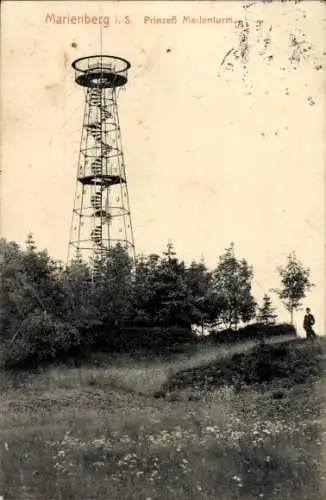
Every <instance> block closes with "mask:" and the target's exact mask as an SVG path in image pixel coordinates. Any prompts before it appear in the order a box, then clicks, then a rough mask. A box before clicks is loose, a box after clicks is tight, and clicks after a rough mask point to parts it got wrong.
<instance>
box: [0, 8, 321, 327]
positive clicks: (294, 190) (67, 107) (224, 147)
mask: <svg viewBox="0 0 326 500" xmlns="http://www.w3.org/2000/svg"><path fill="white" fill-rule="evenodd" d="M47 14H49V16H50V15H51V14H54V16H55V18H56V19H57V20H59V21H60V19H59V17H58V16H66V17H69V16H70V19H71V16H84V15H86V16H89V17H92V16H105V18H107V17H108V18H109V23H108V24H109V26H107V27H104V26H102V28H101V27H100V25H99V24H95V23H93V24H91V23H89V24H82V23H79V24H72V23H70V24H68V22H66V23H65V24H56V23H53V22H47V19H48V21H49V16H48V18H47ZM2 16H3V17H2V18H3V28H2V47H1V57H2V89H1V92H2V96H1V104H2V148H1V154H2V171H3V175H2V183H1V200H2V201H1V235H2V236H3V237H5V238H7V239H9V240H15V241H17V242H18V243H20V244H24V241H25V239H26V235H27V233H28V232H32V233H33V234H34V237H35V239H36V242H37V244H38V246H39V247H40V248H47V249H48V251H49V253H50V254H51V256H53V257H54V258H58V259H62V260H65V259H66V255H67V250H68V241H69V230H70V223H71V214H72V209H73V196H74V191H75V184H76V163H77V160H78V151H79V143H80V135H81V127H82V114H83V105H84V94H83V90H82V89H81V88H80V87H78V86H77V85H76V84H75V82H74V72H73V70H72V68H71V63H72V62H73V61H74V60H75V59H77V58H79V57H83V56H88V55H93V54H98V53H100V52H101V50H102V53H103V54H110V55H116V56H120V57H123V58H126V59H128V60H129V61H130V62H131V69H130V71H129V82H128V84H127V88H126V91H125V92H121V93H120V95H119V118H120V125H121V130H122V141H123V148H124V154H125V163H126V170H127V179H128V189H129V195H130V204H131V211H132V221H133V227H134V236H135V244H136V252H137V253H145V254H149V253H160V252H162V251H163V250H164V248H165V247H166V244H167V243H168V241H169V240H171V241H172V242H173V244H174V247H175V250H176V252H177V254H178V256H179V257H180V258H182V259H185V261H186V262H190V261H191V260H192V259H197V260H199V259H200V258H202V257H203V258H204V259H205V262H206V264H207V265H208V266H209V267H213V266H215V265H216V263H217V260H218V257H219V256H220V255H221V254H222V253H223V252H224V250H225V248H227V247H228V246H229V245H230V243H231V242H233V243H234V245H235V252H236V255H237V256H238V257H239V258H242V257H243V258H246V259H247V260H248V261H249V263H250V264H252V266H253V267H254V271H255V279H254V283H253V292H254V294H255V296H256V298H257V299H258V300H261V298H262V296H263V295H264V293H269V292H270V289H272V288H275V287H277V286H278V285H279V276H278V273H277V271H276V267H277V266H278V265H282V264H284V263H285V261H286V256H287V255H288V254H289V253H290V252H292V251H295V252H296V254H297V257H298V258H299V260H301V261H302V262H303V263H304V265H306V266H308V267H309V268H310V269H311V277H312V280H313V282H314V283H315V285H316V286H315V287H314V289H313V290H312V292H311V293H310V294H309V295H308V297H307V299H306V300H305V302H304V306H306V305H308V306H310V307H311V309H312V310H313V312H314V313H315V315H316V320H317V323H316V330H317V331H318V333H324V331H325V330H326V328H325V326H326V321H325V302H326V301H325V298H326V296H325V277H326V275H325V268H326V266H325V215H326V213H325V161H324V160H325V157H324V156H325V154H324V153H325V142H324V137H325V65H324V64H325V53H326V52H325V51H326V43H325V42H326V40H325V28H326V23H325V11H324V7H323V5H322V2H319V1H317V0H316V1H311V0H310V1H306V2H305V1H303V2H299V3H295V2H279V1H273V2H242V1H236V0H234V1H225V2H224V1H219V2H190V1H188V2H102V3H100V4H98V3H97V2H46V1H44V2H32V1H29V2H19V1H14V2H9V1H5V2H4V3H3V4H2ZM125 16H127V19H128V21H130V22H128V23H125V22H124V21H125V19H126V18H125ZM171 16H175V17H176V20H177V22H175V23H170V24H166V23H165V24H159V23H158V22H157V21H158V19H157V18H167V17H171ZM189 16H190V17H195V18H197V20H198V19H199V18H200V16H201V19H202V20H203V18H205V17H213V16H215V18H217V19H222V18H231V19H232V22H222V21H221V22H215V23H210V24H207V23H206V24H204V23H203V22H202V23H199V22H196V23H190V22H184V18H187V17H189ZM146 17H147V18H151V20H152V22H145V18H146ZM117 21H120V22H117ZM147 21H148V20H147ZM153 21H154V22H153ZM155 21H156V22H155ZM238 21H241V23H240V25H239V23H238ZM106 24H107V23H106ZM271 295H272V298H273V301H274V304H275V305H276V306H277V308H278V313H279V319H280V320H282V321H286V320H288V319H289V318H288V313H287V312H286V311H285V309H284V307H283V306H282V305H281V304H280V303H279V302H278V300H277V298H276V297H275V295H273V294H271ZM302 315H303V313H302V311H301V312H299V313H297V314H296V316H295V322H296V324H297V326H298V327H299V330H300V329H301V323H302Z"/></svg>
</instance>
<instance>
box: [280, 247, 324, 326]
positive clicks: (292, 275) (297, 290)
mask: <svg viewBox="0 0 326 500" xmlns="http://www.w3.org/2000/svg"><path fill="white" fill-rule="evenodd" d="M277 271H278V273H279V275H280V277H281V284H282V288H280V289H274V290H273V292H275V293H276V294H277V295H278V296H279V298H280V299H281V301H282V302H283V304H284V306H285V307H286V309H287V310H288V311H289V313H290V318H291V324H293V313H294V311H296V310H298V309H299V307H300V306H301V301H302V299H304V298H305V297H306V294H307V292H309V291H310V290H311V288H312V287H313V286H315V285H314V284H313V283H312V282H311V281H310V269H309V268H306V267H304V265H303V264H302V262H300V261H299V260H298V259H297V256H296V254H295V252H292V253H290V254H289V255H288V257H287V262H286V265H285V266H283V267H282V266H279V267H277Z"/></svg>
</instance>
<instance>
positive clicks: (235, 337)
mask: <svg viewBox="0 0 326 500" xmlns="http://www.w3.org/2000/svg"><path fill="white" fill-rule="evenodd" d="M282 335H291V336H296V335H297V332H296V329H295V327H294V326H293V325H289V324H280V325H264V324H262V323H254V324H252V325H247V326H245V327H243V328H240V329H239V330H231V329H228V330H223V331H221V332H213V333H211V335H210V339H211V340H212V341H213V342H217V343H227V344H229V343H230V344H231V343H235V342H241V341H245V340H263V339H267V338H272V337H280V336H282Z"/></svg>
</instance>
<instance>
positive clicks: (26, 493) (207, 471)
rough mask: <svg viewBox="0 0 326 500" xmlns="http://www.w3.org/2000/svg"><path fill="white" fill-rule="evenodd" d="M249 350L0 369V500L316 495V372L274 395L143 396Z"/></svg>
mask: <svg viewBox="0 0 326 500" xmlns="http://www.w3.org/2000/svg"><path fill="white" fill-rule="evenodd" d="M252 345H253V343H247V344H245V345H242V346H239V345H238V346H233V347H231V348H230V349H227V347H205V348H198V350H197V351H196V352H193V353H192V355H191V356H190V357H189V354H188V355H179V356H178V357H175V358H174V359H173V360H170V361H168V360H164V361H163V360H162V361H159V360H148V359H139V360H137V359H129V358H127V357H125V356H124V357H123V356H121V357H115V358H114V359H113V358H112V359H110V360H109V359H107V358H105V359H102V360H101V359H100V358H99V357H98V358H97V359H96V363H95V362H94V363H93V364H88V365H87V366H86V365H85V366H82V367H80V368H75V367H70V368H69V367H65V366H57V367H50V368H48V369H46V370H43V371H40V372H36V373H28V374H27V373H22V372H21V373H18V374H17V375H16V376H15V377H13V376H12V375H9V374H2V379H1V387H2V392H1V417H0V418H1V426H0V433H1V439H0V444H1V461H2V464H1V478H0V496H1V495H3V496H4V500H9V499H10V500H25V499H26V500H77V499H78V500H80V499H84V500H170V499H171V500H172V499H176V498H177V499H180V500H197V499H198V500H201V499H207V500H231V499H232V500H233V499H240V498H241V499H242V498H243V499H245V500H253V499H258V498H264V499H272V498H275V499H277V500H287V499H289V500H290V499H299V498H300V499H302V500H304V499H306V500H308V499H309V500H321V499H323V498H325V496H326V470H325V465H326V456H324V455H325V452H324V450H323V447H324V444H325V436H326V413H325V408H326V405H325V401H326V389H325V381H326V378H324V376H323V375H322V376H318V377H313V378H312V379H311V380H309V381H306V382H305V383H301V384H297V385H295V386H292V387H290V388H287V389H286V391H283V392H280V387H279V385H277V384H275V385H271V386H268V387H265V388H264V390H261V389H259V388H257V387H255V388H254V387H249V386H248V387H244V388H243V389H241V391H240V392H239V391H236V390H235V389H234V388H233V387H232V386H227V385H226V386H222V387H220V388H218V389H214V390H210V391H205V390H203V389H198V388H196V386H193V387H187V388H185V389H182V390H180V391H178V393H177V394H173V395H172V396H173V397H166V398H155V397H153V394H155V392H156V391H159V390H160V388H161V387H162V385H164V383H165V382H166V381H167V380H168V379H169V377H171V376H174V375H176V374H178V373H179V372H180V371H181V370H184V369H186V368H196V367H197V368H198V367H200V366H201V365H204V364H206V363H208V362H211V361H213V360H215V359H219V358H221V357H225V356H229V355H230V354H231V353H235V352H240V351H243V350H248V349H250V348H251V347H252ZM302 348H304V346H303V347H302ZM322 357H323V356H322ZM278 394H279V396H278ZM323 454H324V455H323ZM324 483H325V487H324Z"/></svg>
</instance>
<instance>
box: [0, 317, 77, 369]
mask: <svg viewBox="0 0 326 500" xmlns="http://www.w3.org/2000/svg"><path fill="white" fill-rule="evenodd" d="M78 343H79V334H78V331H77V330H76V329H74V328H73V327H71V325H69V324H66V323H64V322H62V321H60V320H58V319H56V318H55V317H54V316H52V315H51V314H49V313H45V312H42V311H37V312H34V313H32V314H30V315H29V316H28V317H27V318H26V319H25V320H24V321H23V323H22V325H21V327H20V329H19V331H18V332H17V336H16V338H13V339H12V340H11V341H8V342H6V344H5V346H4V349H3V352H2V362H3V364H4V365H5V366H6V367H13V366H17V365H20V364H21V363H23V362H26V363H29V362H32V361H34V362H39V361H41V360H49V359H52V358H54V357H55V356H56V355H57V353H58V352H59V351H65V350H68V349H69V348H70V347H71V346H72V345H77V344H78Z"/></svg>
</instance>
